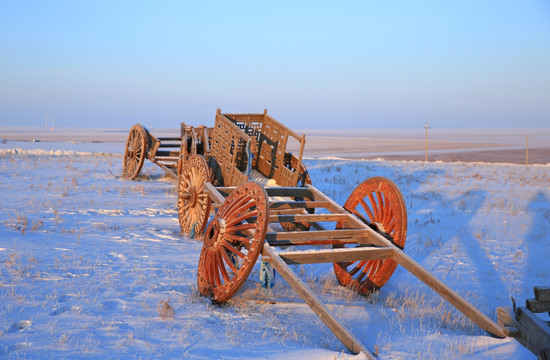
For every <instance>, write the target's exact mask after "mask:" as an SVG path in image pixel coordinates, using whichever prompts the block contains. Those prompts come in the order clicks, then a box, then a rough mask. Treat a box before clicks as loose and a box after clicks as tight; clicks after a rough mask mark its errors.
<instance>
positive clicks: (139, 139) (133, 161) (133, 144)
mask: <svg viewBox="0 0 550 360" xmlns="http://www.w3.org/2000/svg"><path fill="white" fill-rule="evenodd" d="M145 136H146V135H145V129H144V128H143V126H141V125H140V124H136V125H134V126H132V128H131V129H130V133H129V134H128V139H127V140H126V148H125V149H124V160H123V163H122V176H124V177H125V178H128V179H132V180H133V179H135V178H136V177H137V176H138V175H139V172H140V171H141V168H142V167H143V162H144V161H145V153H146V151H147V148H146V139H145Z"/></svg>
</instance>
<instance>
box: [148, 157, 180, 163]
mask: <svg viewBox="0 0 550 360" xmlns="http://www.w3.org/2000/svg"><path fill="white" fill-rule="evenodd" d="M154 159H155V160H157V161H170V162H177V161H178V160H179V156H155V157H154ZM151 161H152V159H151Z"/></svg>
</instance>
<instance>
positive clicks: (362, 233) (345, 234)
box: [265, 229, 369, 241]
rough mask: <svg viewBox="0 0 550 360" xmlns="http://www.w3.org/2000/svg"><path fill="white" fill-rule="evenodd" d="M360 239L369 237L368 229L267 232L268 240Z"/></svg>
mask: <svg viewBox="0 0 550 360" xmlns="http://www.w3.org/2000/svg"><path fill="white" fill-rule="evenodd" d="M347 238H353V239H357V240H358V241H360V240H363V241H364V240H366V239H369V233H368V232H367V231H366V229H351V230H348V229H346V230H316V231H289V232H268V233H266V234H265V239H266V240H267V241H271V240H299V239H309V240H313V239H347Z"/></svg>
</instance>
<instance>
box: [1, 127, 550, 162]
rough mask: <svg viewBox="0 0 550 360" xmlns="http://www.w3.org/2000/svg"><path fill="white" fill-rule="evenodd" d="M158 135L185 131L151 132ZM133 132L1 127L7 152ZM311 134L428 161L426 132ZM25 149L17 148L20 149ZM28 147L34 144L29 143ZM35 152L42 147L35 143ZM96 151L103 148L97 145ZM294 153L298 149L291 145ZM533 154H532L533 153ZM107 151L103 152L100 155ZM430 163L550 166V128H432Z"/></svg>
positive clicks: (365, 150)
mask: <svg viewBox="0 0 550 360" xmlns="http://www.w3.org/2000/svg"><path fill="white" fill-rule="evenodd" d="M149 130H150V131H151V133H152V134H154V135H155V136H167V135H171V136H173V135H174V134H178V133H179V129H177V128H173V129H157V128H149ZM128 131H129V129H84V128H60V129H54V130H48V129H44V128H32V127H25V128H23V127H0V141H1V142H2V144H0V145H1V147H2V148H6V147H27V146H23V144H22V143H20V142H21V141H23V142H37V143H42V144H41V146H45V145H46V144H44V143H51V142H54V143H62V142H68V143H71V144H78V143H105V146H104V147H105V149H104V150H103V151H106V152H109V151H118V150H117V149H118V148H120V151H121V152H122V151H123V147H124V145H123V143H124V141H125V139H126V136H127V134H128ZM295 132H296V133H298V134H305V135H306V147H305V151H304V155H305V156H307V157H315V158H319V157H342V158H356V159H373V158H383V159H386V160H424V159H425V135H426V134H425V130H424V129H409V130H406V129H402V130H380V129H376V130H365V129H361V130H296V131H295ZM18 144H19V145H20V146H17V145H18ZM27 145H28V144H27ZM35 147H39V145H38V144H35ZM95 148H98V149H99V148H101V145H97V147H95ZM288 149H289V150H290V151H293V152H296V151H297V150H298V149H299V148H298V144H297V143H296V142H293V141H289V147H288ZM527 150H528V151H527ZM99 151H102V150H99ZM428 160H429V161H444V162H451V161H466V162H472V161H475V162H491V163H501V162H502V163H516V164H525V163H526V160H528V161H529V163H530V164H547V163H550V128H548V129H546V128H543V129H429V130H428Z"/></svg>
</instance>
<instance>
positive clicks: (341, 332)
mask: <svg viewBox="0 0 550 360" xmlns="http://www.w3.org/2000/svg"><path fill="white" fill-rule="evenodd" d="M262 257H263V258H264V259H269V260H268V261H269V263H270V264H271V265H273V267H274V268H275V270H277V271H278V272H279V274H280V275H281V276H282V277H283V278H284V279H285V280H286V281H287V282H288V284H289V285H290V286H291V287H292V288H293V289H294V290H295V291H296V292H297V293H298V295H300V297H301V298H302V299H304V301H305V302H306V304H308V306H309V307H310V308H311V310H313V312H315V314H317V316H319V318H320V319H321V320H322V321H323V322H324V323H325V324H326V325H327V326H328V328H329V329H330V330H331V331H332V332H333V333H334V335H335V336H336V337H337V338H338V339H339V340H340V341H341V342H342V344H344V346H345V347H346V348H348V350H349V351H350V352H351V353H353V354H359V353H360V352H362V353H363V354H364V355H365V356H366V357H367V359H369V360H375V359H376V357H375V356H374V355H373V354H372V353H371V352H370V351H368V350H367V349H366V348H365V347H364V346H363V344H361V342H360V341H359V340H357V338H356V337H355V336H353V335H352V334H351V333H350V332H349V331H347V330H346V329H345V328H344V327H343V326H342V325H341V324H340V323H339V322H338V320H336V318H335V317H334V316H332V314H331V313H330V311H329V310H328V309H327V307H326V306H325V305H323V303H322V302H321V300H319V298H318V297H317V296H316V295H315V294H314V293H313V292H312V291H311V290H310V289H309V288H308V287H307V285H306V284H305V283H304V282H303V281H302V280H300V278H298V276H296V274H295V273H294V272H293V271H292V269H291V268H290V267H289V266H288V265H287V264H286V263H285V262H284V261H283V259H281V258H280V257H279V255H278V254H277V253H276V252H275V251H274V250H273V249H272V248H271V246H269V244H266V243H264V246H263V249H262Z"/></svg>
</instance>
